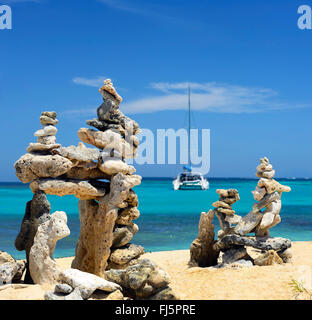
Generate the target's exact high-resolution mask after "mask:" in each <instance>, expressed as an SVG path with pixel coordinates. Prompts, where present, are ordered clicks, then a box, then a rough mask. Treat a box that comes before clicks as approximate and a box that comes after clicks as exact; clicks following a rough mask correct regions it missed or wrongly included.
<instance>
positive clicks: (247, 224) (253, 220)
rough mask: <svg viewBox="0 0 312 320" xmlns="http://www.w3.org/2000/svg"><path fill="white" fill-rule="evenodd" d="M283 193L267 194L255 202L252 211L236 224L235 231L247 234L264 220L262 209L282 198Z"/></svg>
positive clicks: (239, 233)
mask: <svg viewBox="0 0 312 320" xmlns="http://www.w3.org/2000/svg"><path fill="white" fill-rule="evenodd" d="M280 198H281V195H280V194H279V193H278V192H274V193H272V194H267V195H266V196H265V197H264V198H263V199H262V200H260V201H259V202H258V203H255V204H254V205H253V207H252V211H251V212H249V213H248V214H247V215H246V216H245V217H244V218H243V219H242V220H241V221H240V222H239V224H237V225H236V227H235V229H234V233H236V234H238V235H242V236H243V235H245V234H248V233H250V232H251V231H252V230H254V229H255V228H256V227H257V225H258V224H259V223H260V222H261V220H262V217H263V215H262V213H261V212H260V210H261V209H263V208H265V207H267V206H268V205H269V204H270V203H271V202H273V201H276V200H280Z"/></svg>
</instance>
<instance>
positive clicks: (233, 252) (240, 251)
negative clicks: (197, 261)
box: [222, 246, 247, 264]
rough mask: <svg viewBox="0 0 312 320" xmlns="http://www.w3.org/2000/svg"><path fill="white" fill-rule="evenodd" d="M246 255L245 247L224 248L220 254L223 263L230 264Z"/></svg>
mask: <svg viewBox="0 0 312 320" xmlns="http://www.w3.org/2000/svg"><path fill="white" fill-rule="evenodd" d="M246 255H247V250H246V248H245V247H243V246H241V247H233V248H231V249H229V250H226V251H225V252H224V254H223V256H222V263H223V264H230V263H233V262H235V261H238V260H241V259H243V258H244V257H245V256H246Z"/></svg>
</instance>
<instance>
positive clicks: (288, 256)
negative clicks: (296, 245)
mask: <svg viewBox="0 0 312 320" xmlns="http://www.w3.org/2000/svg"><path fill="white" fill-rule="evenodd" d="M277 254H278V255H279V256H280V257H281V258H282V260H283V262H284V263H288V262H291V261H292V256H293V254H292V250H291V249H290V248H288V249H286V250H284V251H279V252H278V253H277Z"/></svg>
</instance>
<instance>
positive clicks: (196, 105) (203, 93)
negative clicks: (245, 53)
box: [122, 82, 304, 114]
mask: <svg viewBox="0 0 312 320" xmlns="http://www.w3.org/2000/svg"><path fill="white" fill-rule="evenodd" d="M150 87H152V88H153V89H156V90H158V91H160V92H161V93H162V95H155V96H150V97H148V98H143V99H138V100H136V101H132V102H129V103H124V104H123V105H122V109H123V110H124V112H125V113H129V114H131V113H132V114H133V113H151V112H157V111H165V110H185V109H187V107H188V95H187V87H188V83H187V82H178V83H165V82H159V83H152V84H151V85H150ZM190 87H191V92H192V94H191V103H192V110H197V111H206V112H218V113H256V112H265V111H270V110H280V109H289V108H296V107H304V105H298V104H296V105H290V104H288V103H284V102H280V101H279V100H278V93H277V92H276V91H274V90H272V89H267V88H252V87H244V86H233V85H227V84H217V83H215V82H211V83H190Z"/></svg>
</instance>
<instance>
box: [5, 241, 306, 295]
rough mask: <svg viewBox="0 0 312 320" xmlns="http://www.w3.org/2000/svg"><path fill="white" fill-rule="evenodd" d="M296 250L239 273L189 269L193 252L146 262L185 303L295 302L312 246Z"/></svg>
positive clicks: (26, 291)
mask: <svg viewBox="0 0 312 320" xmlns="http://www.w3.org/2000/svg"><path fill="white" fill-rule="evenodd" d="M292 249H293V254H294V256H293V262H292V263H288V264H283V265H274V266H261V267H260V266H253V267H251V268H239V269H234V268H222V269H214V268H189V267H188V265H187V263H188V259H189V250H179V251H164V252H153V253H146V254H145V255H144V256H143V258H148V259H150V260H152V261H154V262H156V263H157V264H158V265H159V266H160V267H162V268H163V269H164V270H166V271H167V272H168V273H169V274H170V276H171V287H172V288H173V289H174V290H175V292H176V293H177V295H178V296H179V297H180V298H181V299H183V300H294V299H295V296H294V294H293V292H292V289H291V287H290V285H289V283H290V281H291V280H292V279H298V277H299V276H300V268H302V267H303V266H304V268H305V270H309V268H310V270H311V271H312V254H311V252H312V242H294V243H293V245H292ZM253 254H254V253H253ZM72 259H73V258H72V257H70V258H61V259H57V263H58V266H59V267H60V268H61V269H67V268H70V264H71V261H72ZM46 289H47V288H42V287H40V286H38V285H34V286H28V287H26V288H21V289H13V288H8V289H6V290H1V289H0V300H42V299H43V295H44V292H45V290H46ZM299 298H300V299H309V297H308V296H307V295H301V296H300V297H299Z"/></svg>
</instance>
